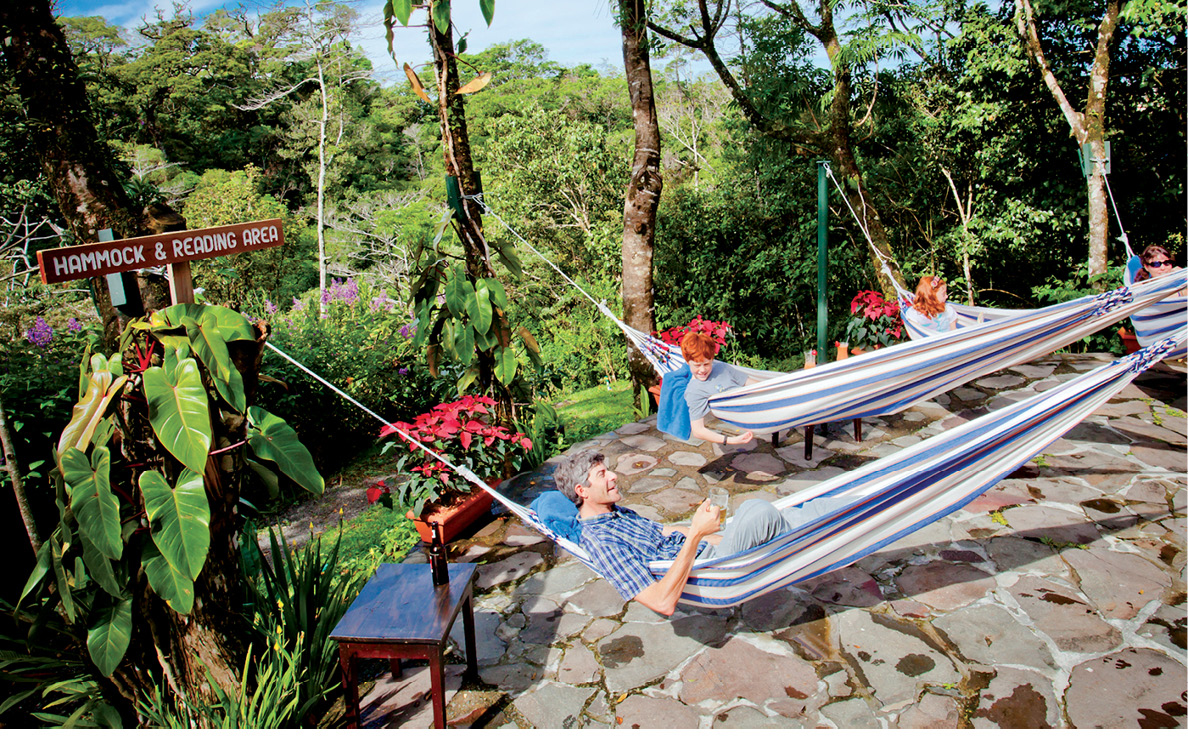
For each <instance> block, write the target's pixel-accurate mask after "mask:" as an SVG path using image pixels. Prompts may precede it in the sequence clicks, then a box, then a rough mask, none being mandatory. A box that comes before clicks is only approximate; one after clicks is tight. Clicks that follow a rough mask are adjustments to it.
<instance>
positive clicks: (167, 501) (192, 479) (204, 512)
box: [140, 470, 210, 580]
mask: <svg viewBox="0 0 1188 736" xmlns="http://www.w3.org/2000/svg"><path fill="white" fill-rule="evenodd" d="M140 492H141V493H143V494H144V507H145V510H146V511H147V512H148V518H149V521H150V522H152V536H153V542H155V543H156V545H157V549H158V550H160V552H161V556H162V557H164V558H165V559H166V560H167V561H168V562H169V564H170V565H171V566H173V567H175V568H177V569H178V570H181V571H182V572H183V573H185V574H186V575H187V576H188V577H189V578H190V579H191V580H197V579H198V573H200V572H201V571H202V565H203V563H204V562H206V553H207V552H208V551H209V550H210V504H209V503H207V500H206V487H205V486H204V485H203V482H202V476H201V475H199V474H198V473H194V472H191V471H189V470H183V471H182V473H181V476H180V477H179V478H178V479H177V486H175V487H173V488H170V487H169V482H168V481H167V480H165V476H163V475H161V474H160V473H158V472H157V471H155V470H150V471H148V472H146V473H144V474H143V475H141V476H140Z"/></svg>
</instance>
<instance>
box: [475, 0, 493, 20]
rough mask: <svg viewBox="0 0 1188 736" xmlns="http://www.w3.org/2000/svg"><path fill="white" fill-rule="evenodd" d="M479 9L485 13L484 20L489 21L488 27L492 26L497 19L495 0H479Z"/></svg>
mask: <svg viewBox="0 0 1188 736" xmlns="http://www.w3.org/2000/svg"><path fill="white" fill-rule="evenodd" d="M479 9H481V10H482V11H483V20H485V21H487V25H488V26H489V25H491V21H492V20H494V19H495V0H479Z"/></svg>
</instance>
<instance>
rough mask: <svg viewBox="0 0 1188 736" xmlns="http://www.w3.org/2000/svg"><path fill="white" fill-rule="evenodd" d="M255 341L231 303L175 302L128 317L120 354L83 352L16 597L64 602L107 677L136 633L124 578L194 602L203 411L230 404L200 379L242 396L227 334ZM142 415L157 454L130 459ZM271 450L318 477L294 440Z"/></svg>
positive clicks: (200, 561)
mask: <svg viewBox="0 0 1188 736" xmlns="http://www.w3.org/2000/svg"><path fill="white" fill-rule="evenodd" d="M254 340H255V333H254V331H253V330H252V328H251V326H250V325H248V324H247V321H246V320H245V319H244V318H243V317H242V316H240V315H239V314H237V313H235V312H232V311H231V310H228V309H225V308H222V307H205V308H204V307H199V306H195V305H192V304H181V305H177V306H175V307H170V308H169V309H166V310H162V311H159V312H154V313H153V314H152V315H151V316H150V317H149V318H148V319H143V320H136V321H133V322H132V323H130V324H129V326H128V327H127V328H126V329H125V331H124V333H123V335H122V337H121V345H122V346H123V347H124V348H125V350H126V352H124V353H123V355H122V356H121V354H116V355H113V356H112V357H111V358H110V359H107V358H105V357H104V356H102V355H95V356H90V360H87V359H86V356H84V360H83V363H82V367H81V368H80V371H79V375H78V381H79V383H78V384H77V385H78V396H79V399H78V403H77V404H76V405H75V409H74V411H73V412H72V415H71V420H70V423H69V424H68V425H67V427H66V429H65V430H64V431H63V433H62V437H61V439H60V441H59V444H58V451H59V453H60V454H59V455H58V473H57V474H56V476H55V481H56V489H55V490H56V500H57V505H58V509H59V521H58V524H57V527H56V528H55V529H54V530H53V532H52V533H51V534H50V535H48V536H49V538H48V540H47V542H46V543H45V544H43V545H42V547H41V549H40V551H39V552H38V556H37V564H36V566H35V567H34V570H33V572H32V574H31V575H30V576H29V580H28V582H27V583H26V585H25V590H24V591H23V593H22V595H21V598H22V600H24V599H25V598H28V597H29V596H31V595H32V596H34V599H35V600H46V601H52V600H54V599H57V600H59V601H60V602H61V605H62V610H63V612H64V613H65V616H66V619H67V621H68V622H70V623H71V624H76V625H78V626H80V627H85V629H86V631H87V637H86V639H87V649H88V652H89V653H90V656H91V660H92V662H93V663H94V664H95V666H96V667H97V668H98V670H99V672H100V673H101V674H103V675H104V676H105V677H106V676H111V674H112V673H113V672H114V671H115V669H116V667H117V666H119V664H120V662H121V661H122V660H123V658H124V655H125V653H126V651H127V648H128V645H129V643H130V641H131V637H132V634H133V615H132V611H133V609H134V607H135V606H134V604H135V603H136V599H135V596H136V595H137V594H136V592H135V591H136V587H135V586H133V585H131V584H130V581H131V579H132V577H133V576H136V575H138V572H139V571H140V570H143V573H144V576H145V578H146V579H147V580H148V583H149V586H150V587H151V589H152V591H153V592H154V593H155V594H156V595H157V596H160V597H161V598H162V599H164V600H165V601H166V602H167V603H168V605H169V606H170V607H171V608H173V609H174V610H175V611H177V612H178V613H180V614H183V615H184V614H188V613H190V611H191V610H192V608H193V605H194V581H195V580H197V579H198V576H199V574H200V573H201V572H202V569H203V567H204V565H205V562H206V559H207V557H208V554H209V549H210V533H209V526H210V521H211V510H210V506H209V503H208V500H207V492H208V490H207V488H206V487H205V482H204V479H203V473H204V471H205V470H206V467H207V457H208V452H209V450H210V447H211V444H212V440H213V433H212V430H211V424H210V414H211V411H212V408H213V407H219V408H220V410H221V411H222V412H224V413H229V412H231V411H233V410H234V406H233V403H234V402H233V401H229V402H227V401H224V402H223V403H220V399H221V398H223V397H222V396H221V394H222V393H224V391H216V390H214V389H213V388H211V389H208V388H207V386H208V385H213V384H216V383H218V382H219V380H222V381H223V382H224V383H225V384H227V385H236V382H237V381H238V385H239V386H240V387H241V388H240V389H239V391H240V394H242V378H241V377H240V376H239V373H238V370H237V369H236V367H235V365H234V364H233V363H232V362H231V360H230V357H229V349H228V343H229V342H230V343H234V342H242V341H252V342H254ZM142 346H143V349H142ZM191 354H197V355H198V356H199V357H200V358H201V359H202V363H201V364H200V363H199V362H198V360H196V359H195V358H193V357H190V356H191ZM125 360H126V361H127V362H128V364H129V368H128V375H125V368H124V361H125ZM154 362H159V363H161V365H152V364H153V363H154ZM220 376H221V377H222V378H221V379H220ZM129 379H131V380H129ZM240 403H242V396H241V401H240ZM116 405H126V407H127V411H126V413H125V412H117V411H113V409H114V407H115V406H116ZM121 408H124V407H121ZM145 412H147V415H148V416H144V413H145ZM109 415H110V416H109ZM255 416H259V415H255ZM137 422H140V423H141V426H144V425H147V426H149V427H151V431H152V439H153V441H154V442H155V443H156V444H158V445H159V446H160V447H161V448H162V449H161V450H160V452H161V454H160V455H157V456H152V455H148V456H145V455H140V454H139V453H140V452H142V451H138V458H144V459H143V460H140V461H139V462H130V461H129V460H127V459H126V458H124V457H123V454H122V451H126V450H128V444H129V443H130V444H134V445H139V444H141V443H142V442H143V443H144V444H148V442H146V441H143V440H138V439H137V436H136V435H135V434H134V433H133V431H132V430H130V429H129V424H131V425H132V426H136V423H137ZM117 423H118V424H119V427H120V429H121V431H120V433H119V435H117V433H116V425H117ZM282 425H283V422H281V421H280V420H279V419H276V418H274V417H269V418H268V431H269V432H270V434H272V435H274V436H275V435H283V427H282ZM269 448H270V450H269V457H270V458H271V459H273V460H275V461H276V464H277V466H278V467H279V468H280V469H281V470H282V471H285V470H287V471H290V472H294V473H295V474H297V475H299V476H301V477H304V478H309V477H313V476H316V475H317V471H316V470H314V469H313V467H312V464H310V462H309V455H308V453H304V450H302V449H301V448H300V447H299V445H297V446H294V445H293V444H292V443H289V444H285V443H278V442H272V443H270V444H269ZM113 449H115V450H119V451H120V452H113ZM303 453H304V454H303ZM175 461H176V462H175ZM177 463H181V465H182V466H183V468H182V469H181V470H180V471H178V470H177V469H176V468H177ZM319 480H320V478H319ZM132 488H139V490H140V494H139V496H137V495H135V494H133V493H131V492H130V489H132ZM142 519H143V522H144V523H143V525H142V524H141V523H139V522H140V520H142ZM139 605H143V602H140V603H139Z"/></svg>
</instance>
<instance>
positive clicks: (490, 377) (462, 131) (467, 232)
mask: <svg viewBox="0 0 1188 736" xmlns="http://www.w3.org/2000/svg"><path fill="white" fill-rule="evenodd" d="M429 41H430V45H431V46H432V47H433V68H434V71H435V73H436V75H437V80H436V81H437V85H436V87H437V117H438V122H439V123H440V125H441V143H442V146H441V148H442V154H443V155H444V157H445V168H446V175H447V176H454V177H457V179H458V187H459V189H460V191H461V194H462V195H463V199H462V200H461V205H462V208H461V209H462V212H461V214H460V215H459V216H456V217H455V218H454V229H455V232H457V233H458V239H459V240H461V241H462V251H463V253H464V254H465V256H466V272H467V274H469V276H470V278H471V279H472V280H477V279H481V278H488V277H494V276H495V271H494V270H493V269H492V268H491V255H490V253H488V251H487V242H486V240H485V239H484V238H483V220H482V216H481V210H480V208H479V206H478V205H477V204H476V203H475V202H474V201H473V200H469V199H465V197H466V196H471V195H475V194H478V193H480V192H481V191H482V187H481V186H480V184H479V177H478V173H477V172H476V171H475V170H474V159H473V158H472V157H471V154H470V137H469V134H468V133H467V130H466V106H465V104H464V103H463V100H462V95H459V94H457V92H458V88H459V87H460V86H461V80H460V79H459V77H458V63H457V61H456V59H455V54H454V37H453V30H452V28H451V29H449V30H447V31H446V32H445V33H442V32H441V31H439V30H438V29H437V25H436V24H435V23H434V22H433V21H430V22H429ZM495 318H496V319H500V320H505V321H506V319H507V317H506V316H505V315H504V314H503V313H502V311H501V310H496V316H495ZM478 368H479V375H478V382H479V386H480V387H481V388H482V390H483V391H484V392H486V391H492V390H494V389H495V386H496V384H495V380H494V378H495V357H494V350H493V349H491V350H478ZM499 394H500V395H498V396H496V397H495V399H496V400H498V401H499V409H498V413H499V417H500V419H501V420H508V419H510V418H512V417H513V416H514V407H513V405H512V397H511V393H510V392H509V391H507V390H506V387H504V390H502V391H500V392H499Z"/></svg>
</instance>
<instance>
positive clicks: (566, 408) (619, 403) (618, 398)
mask: <svg viewBox="0 0 1188 736" xmlns="http://www.w3.org/2000/svg"><path fill="white" fill-rule="evenodd" d="M555 406H556V407H557V416H558V417H559V418H560V420H561V425H562V426H563V427H564V428H565V442H566V444H568V445H573V444H576V443H578V442H581V441H583V440H587V439H590V438H591V437H597V436H598V435H600V434H603V433H604V432H609V431H611V430H613V429H617V428H619V427H622V426H623V425H624V424H627V423H628V422H630V421H631V419H632V408H631V406H632V396H631V382H630V381H625V380H624V381H616V382H615V383H614V384H610V385H607V386H594V387H593V388H587V389H582V390H581V391H576V392H574V393H571V394H568V395H564V396H561V397H559V398H558V401H557V403H556V404H555Z"/></svg>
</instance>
